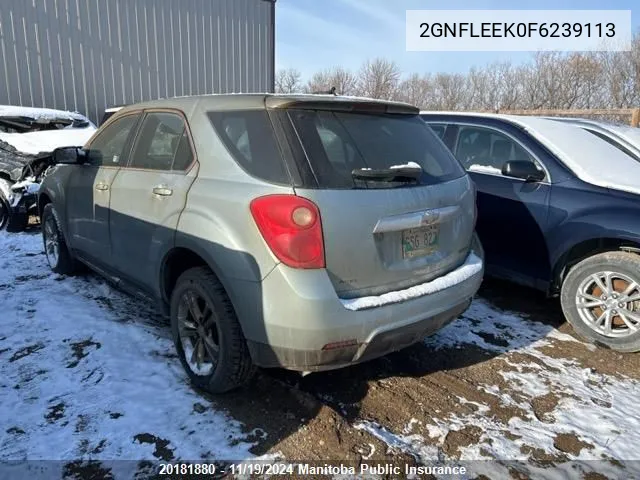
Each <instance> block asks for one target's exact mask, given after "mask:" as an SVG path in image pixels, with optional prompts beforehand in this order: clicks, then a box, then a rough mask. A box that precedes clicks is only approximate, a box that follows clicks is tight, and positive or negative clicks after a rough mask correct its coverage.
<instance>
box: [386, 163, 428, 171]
mask: <svg viewBox="0 0 640 480" xmlns="http://www.w3.org/2000/svg"><path fill="white" fill-rule="evenodd" d="M399 168H419V169H420V170H422V167H421V166H420V165H418V164H417V163H416V162H409V163H405V164H404V165H392V166H390V167H389V169H390V170H397V169H399Z"/></svg>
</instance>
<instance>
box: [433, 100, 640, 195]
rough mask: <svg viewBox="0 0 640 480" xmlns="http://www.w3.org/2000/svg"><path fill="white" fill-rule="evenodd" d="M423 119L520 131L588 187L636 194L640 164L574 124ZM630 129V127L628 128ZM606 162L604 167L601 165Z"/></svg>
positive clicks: (510, 118) (524, 118)
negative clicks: (486, 124) (502, 125)
mask: <svg viewBox="0 0 640 480" xmlns="http://www.w3.org/2000/svg"><path fill="white" fill-rule="evenodd" d="M421 114H423V115H427V116H434V117H435V116H447V117H460V118H461V119H464V118H469V117H473V118H482V119H493V120H498V121H502V122H506V123H510V124H512V125H515V126H517V127H520V128H522V129H523V130H525V131H526V132H527V133H529V134H530V135H531V136H532V137H534V138H536V139H537V140H538V141H539V142H541V143H542V144H543V145H545V147H546V148H547V149H548V150H549V151H551V152H552V153H553V154H554V155H555V156H556V157H557V158H558V159H559V160H560V161H561V162H562V163H564V164H565V165H566V166H567V167H568V168H569V169H570V170H571V171H572V172H573V173H574V174H575V175H576V176H577V177H578V178H580V179H581V180H583V181H585V182H588V183H590V184H592V185H598V186H601V187H604V188H613V189H618V190H624V191H628V192H632V193H636V194H640V163H639V162H637V161H636V160H635V159H634V158H632V157H630V156H629V155H627V154H626V153H624V152H622V151H621V150H619V149H618V148H616V147H614V146H612V145H610V144H609V143H607V142H604V141H602V140H601V139H599V138H598V137H596V136H595V135H593V134H591V133H589V132H587V131H585V130H583V129H581V128H577V127H576V125H575V124H572V123H568V122H558V121H556V120H551V119H549V118H543V117H532V116H521V115H504V114H497V113H476V112H421ZM629 128H631V127H629ZM604 162H606V167H607V168H603V165H604V164H605V163H604Z"/></svg>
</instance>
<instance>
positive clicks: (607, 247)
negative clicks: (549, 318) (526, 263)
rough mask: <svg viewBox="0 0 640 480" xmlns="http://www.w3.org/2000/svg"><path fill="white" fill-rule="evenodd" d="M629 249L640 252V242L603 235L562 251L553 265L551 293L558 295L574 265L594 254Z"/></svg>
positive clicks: (628, 250)
mask: <svg viewBox="0 0 640 480" xmlns="http://www.w3.org/2000/svg"><path fill="white" fill-rule="evenodd" d="M615 251H627V252H631V253H636V254H640V242H638V241H635V240H629V239H625V238H616V237H601V238H590V239H586V240H582V241H580V242H578V243H576V244H574V245H572V246H571V247H569V248H568V249H566V250H565V252H564V253H562V254H561V255H560V256H559V257H558V260H556V262H555V263H554V265H553V270H552V282H551V285H550V291H549V294H551V295H557V294H558V293H559V291H560V288H561V286H562V282H563V281H564V279H565V277H566V275H567V273H568V272H569V270H570V269H571V267H573V266H574V265H576V264H578V263H580V262H581V261H583V260H585V259H586V258H589V257H591V256H593V255H597V254H599V253H605V252H615Z"/></svg>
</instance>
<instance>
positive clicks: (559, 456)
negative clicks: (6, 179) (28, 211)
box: [0, 232, 640, 479]
mask: <svg viewBox="0 0 640 480" xmlns="http://www.w3.org/2000/svg"><path fill="white" fill-rule="evenodd" d="M567 342H570V344H571V345H574V346H575V347H576V348H580V349H585V348H586V349H588V350H586V351H588V352H589V353H591V351H592V350H593V347H591V346H588V345H586V344H583V343H582V342H580V341H579V340H576V339H575V338H573V337H572V336H569V335H567V334H564V333H561V332H559V331H557V330H555V329H553V328H552V327H550V326H549V325H546V324H543V323H538V322H534V321H530V320H527V319H526V318H525V316H523V315H522V314H515V313H511V312H505V311H501V310H499V309H497V308H496V307H494V306H492V305H490V304H489V303H487V301H486V300H483V299H478V300H475V301H474V303H473V304H472V306H471V307H470V309H469V310H468V311H467V312H465V314H464V315H463V316H462V317H461V318H460V319H458V320H456V321H455V322H453V323H452V324H450V325H449V326H448V327H446V328H445V329H443V330H442V331H440V332H439V333H437V334H436V335H434V336H433V337H430V338H429V339H428V340H426V343H427V345H428V346H429V348H430V349H432V350H436V351H439V352H448V351H452V352H455V351H456V350H457V349H460V350H461V351H462V352H465V349H469V354H471V353H472V352H473V349H476V350H477V349H480V350H482V351H486V352H490V353H491V355H492V357H491V359H490V360H487V362H491V363H490V364H491V365H494V366H495V375H493V376H491V378H489V377H487V379H486V381H485V380H484V379H485V377H484V376H481V377H480V382H479V383H471V384H470V385H477V387H478V388H477V390H474V391H477V393H478V395H477V396H471V395H467V396H468V398H463V397H462V396H458V397H457V398H456V397H452V399H451V402H452V403H451V408H450V409H442V411H441V410H440V409H437V410H435V413H434V411H433V410H431V413H429V414H420V412H423V411H425V410H421V409H420V408H416V411H415V413H414V412H412V411H410V414H411V418H407V419H406V425H404V424H401V425H399V426H397V424H396V427H393V426H389V425H386V426H383V425H381V424H379V423H376V422H374V421H371V420H365V419H364V418H367V417H364V418H359V419H356V420H355V421H354V422H353V423H352V426H353V427H355V428H356V429H359V430H361V431H362V432H363V434H365V435H372V436H374V437H376V438H377V439H379V440H380V441H382V442H384V443H386V444H387V445H388V447H389V449H390V450H392V451H398V452H402V453H404V454H408V455H411V456H413V457H414V458H416V459H419V460H421V461H422V462H423V463H424V464H429V463H430V462H434V461H435V462H448V463H447V464H449V462H453V463H454V464H455V463H456V462H460V463H463V464H464V465H465V466H466V467H467V468H469V469H471V471H472V473H475V474H485V475H487V476H488V477H489V478H503V477H507V472H508V469H510V468H519V469H522V468H526V469H527V470H528V472H527V473H528V475H530V476H532V477H534V478H550V479H555V478H563V477H565V476H568V477H575V475H574V474H575V469H576V468H578V469H582V470H584V471H589V470H592V469H594V468H595V469H597V470H598V471H600V472H601V473H604V474H605V475H606V476H607V477H608V478H619V477H621V476H622V475H623V473H622V472H621V470H620V468H621V467H620V463H618V462H625V461H627V462H628V461H629V460H640V448H639V447H638V445H640V411H639V410H638V408H637V400H638V393H639V392H640V382H638V381H637V380H634V379H631V378H627V377H625V376H622V375H617V376H615V377H614V376H611V375H606V374H602V373H596V372H595V371H593V370H590V369H587V368H584V367H583V366H581V364H580V363H579V362H578V361H577V360H574V359H572V358H570V357H567V356H563V355H554V353H553V352H554V350H559V349H560V347H561V346H566V345H567ZM465 354H466V353H465ZM465 368H466V367H465ZM469 368H471V369H473V367H469ZM483 371H486V369H485V370H483ZM492 371H493V370H492ZM404 383H405V384H407V385H411V384H412V381H408V382H404ZM431 385H436V384H431ZM432 388H433V387H432ZM474 388H475V387H474ZM470 399H472V400H470ZM545 399H546V400H547V401H548V402H547V404H546V407H545V408H543V409H539V408H538V409H537V408H534V406H535V405H536V404H538V403H540V402H542V401H543V400H545ZM461 405H462V406H464V407H465V408H456V407H460V406H461ZM496 405H499V406H501V411H500V414H497V413H496V412H497V410H496ZM467 407H468V408H467ZM502 407H504V408H502ZM511 410H512V411H513V412H514V413H513V415H511V414H509V415H508V416H506V417H505V416H504V415H503V413H504V411H511ZM0 412H2V414H1V415H0V461H3V460H4V461H6V460H23V459H27V458H28V459H59V460H71V459H73V460H76V459H83V460H87V459H100V460H101V461H109V460H115V459H132V460H133V459H135V460H140V459H149V460H153V459H163V460H179V459H184V460H196V459H207V458H217V459H241V458H252V455H251V453H250V452H249V448H250V447H251V446H252V445H254V444H253V443H251V442H253V441H259V440H254V439H255V438H257V436H256V435H252V434H251V432H249V433H243V431H244V430H246V428H245V429H244V430H243V425H241V424H240V423H239V422H237V421H235V420H234V419H232V418H230V417H228V416H227V415H226V414H225V413H223V412H220V411H216V410H215V409H214V407H212V405H211V403H210V402H208V401H206V400H204V399H203V398H202V397H200V396H199V395H198V394H197V393H196V392H194V391H193V390H192V389H191V388H190V387H189V386H188V383H187V378H186V374H185V373H184V372H183V370H182V367H181V366H180V363H179V361H178V359H177V358H175V354H174V347H173V345H172V342H171V340H170V338H169V329H168V328H167V327H166V325H163V324H162V321H161V320H159V319H158V317H157V315H156V314H155V313H154V312H153V311H152V310H150V309H149V308H148V307H146V306H145V305H144V304H143V303H141V302H139V301H137V300H133V299H131V298H130V297H128V296H126V295H124V294H120V293H118V292H117V291H114V290H113V289H112V288H111V287H109V286H108V284H107V283H105V282H104V281H102V280H100V279H98V278H97V277H96V276H93V275H87V276H84V277H74V278H67V277H61V276H58V275H56V274H53V273H51V272H50V270H49V268H48V266H47V265H46V260H45V257H44V255H43V253H42V245H41V239H40V235H39V234H29V233H25V234H20V235H16V234H13V235H12V234H7V233H4V232H0ZM416 417H417V418H416ZM470 428H472V429H475V431H476V432H479V433H478V434H477V439H475V440H474V441H472V442H468V443H466V444H464V443H461V444H460V446H459V447H456V453H457V454H456V455H455V456H450V455H451V451H450V450H447V449H446V448H444V445H445V444H446V442H447V438H448V436H450V435H451V434H452V433H456V432H462V431H463V430H465V429H466V430H468V429H470ZM365 438H366V437H365ZM249 439H251V440H249ZM561 441H566V442H568V444H569V448H567V447H566V446H564V447H562V446H561V445H560V444H559V442H561ZM320 444H321V443H320ZM277 447H278V445H277V444H276V445H275V448H277ZM372 448H373V447H372ZM445 452H448V453H445ZM368 454H369V455H373V453H372V452H371V453H368ZM489 459H498V460H499V461H500V462H468V461H469V460H489ZM602 459H606V460H607V461H599V462H597V463H596V462H593V461H592V460H602ZM292 460H295V459H292ZM518 460H519V461H525V460H528V463H527V464H526V466H525V464H524V463H519V464H517V465H515V466H514V465H512V463H511V462H514V461H518ZM545 461H548V462H551V464H554V465H557V466H559V468H556V469H553V470H547V469H544V468H543V467H544V465H543V464H544V462H545ZM569 462H570V463H569ZM576 462H580V463H578V464H576ZM639 463H640V462H639ZM639 463H636V465H638V464H639ZM626 467H627V469H626V472H625V474H624V475H625V478H633V477H634V474H630V472H631V469H632V467H629V464H628V463H627V464H626ZM637 473H639V474H640V472H637ZM117 478H119V477H117ZM469 478H475V475H474V474H471V475H470V476H469ZM635 478H640V477H639V476H638V475H635Z"/></svg>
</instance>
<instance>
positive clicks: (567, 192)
mask: <svg viewBox="0 0 640 480" xmlns="http://www.w3.org/2000/svg"><path fill="white" fill-rule="evenodd" d="M422 116H423V118H424V120H425V121H427V122H428V123H429V124H430V126H431V128H432V129H433V130H434V131H435V132H436V133H437V134H438V135H439V136H440V138H441V139H442V140H443V141H444V143H445V144H446V145H447V146H448V147H449V149H450V150H451V151H452V152H453V153H454V155H455V156H456V158H457V159H458V160H459V161H460V162H461V163H462V165H463V166H464V167H465V169H466V170H467V171H468V172H469V174H470V175H471V178H472V179H473V181H474V182H475V184H476V186H477V190H478V198H477V205H478V224H477V231H478V234H479V236H480V240H481V241H482V244H483V246H484V249H485V253H486V271H487V274H488V275H491V276H496V277H501V278H504V279H507V280H511V281H514V282H516V283H519V284H521V285H526V286H530V287H533V288H536V289H539V290H542V291H544V292H546V293H547V294H549V295H551V296H557V295H559V296H560V298H561V303H562V309H563V311H564V314H565V316H566V318H567V320H568V321H569V322H570V323H571V324H572V326H573V327H574V329H575V330H576V331H577V332H578V334H580V335H581V336H582V337H584V338H585V339H587V340H589V341H590V342H592V343H595V344H599V345H602V346H606V347H608V348H612V349H615V350H618V351H622V352H635V351H640V255H639V254H640V162H638V161H636V160H635V159H633V158H632V157H630V156H628V155H626V154H625V153H623V152H622V151H620V150H619V149H617V148H615V147H614V146H612V145H610V144H609V143H607V142H605V141H603V140H601V139H600V138H598V137H596V136H594V135H592V134H590V133H588V132H586V131H584V130H583V129H580V128H578V127H576V126H574V125H570V124H563V123H561V122H556V121H554V120H550V119H543V118H535V117H516V116H505V115H492V114H469V113H442V112H434V113H427V112H423V114H422Z"/></svg>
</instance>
